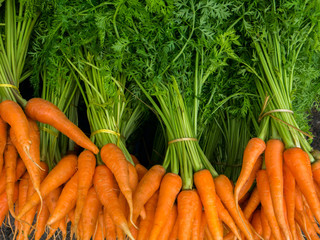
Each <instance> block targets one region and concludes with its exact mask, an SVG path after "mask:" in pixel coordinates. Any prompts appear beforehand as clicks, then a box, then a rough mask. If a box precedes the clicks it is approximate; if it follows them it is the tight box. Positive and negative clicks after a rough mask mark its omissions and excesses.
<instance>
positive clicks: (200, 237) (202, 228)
mask: <svg viewBox="0 0 320 240" xmlns="http://www.w3.org/2000/svg"><path fill="white" fill-rule="evenodd" d="M221 205H222V204H221ZM206 226H207V219H206V214H205V212H204V211H203V210H202V214H201V226H200V234H199V239H200V240H203V239H204V230H205V228H206Z"/></svg>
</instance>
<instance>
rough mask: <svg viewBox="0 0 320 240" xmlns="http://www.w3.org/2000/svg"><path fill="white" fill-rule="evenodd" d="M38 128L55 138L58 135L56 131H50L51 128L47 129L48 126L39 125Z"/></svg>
mask: <svg viewBox="0 0 320 240" xmlns="http://www.w3.org/2000/svg"><path fill="white" fill-rule="evenodd" d="M40 130H42V131H45V132H47V133H49V134H51V135H52V136H54V137H55V138H57V137H58V133H56V132H54V131H52V130H51V129H49V128H46V127H40Z"/></svg>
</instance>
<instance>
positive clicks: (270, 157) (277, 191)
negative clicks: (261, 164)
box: [264, 139, 292, 240]
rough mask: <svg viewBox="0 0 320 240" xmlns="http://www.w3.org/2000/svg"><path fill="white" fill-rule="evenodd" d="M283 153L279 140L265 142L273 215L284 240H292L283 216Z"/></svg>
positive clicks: (281, 143) (282, 145)
mask: <svg viewBox="0 0 320 240" xmlns="http://www.w3.org/2000/svg"><path fill="white" fill-rule="evenodd" d="M283 151H284V144H283V142H282V141H281V140H278V139H271V140H269V141H268V142H267V147H266V150H265V158H264V161H265V164H266V170H267V175H268V180H269V184H270V193H271V199H272V204H273V208H274V213H275V215H276V218H277V221H278V224H279V227H280V228H281V230H282V232H283V234H284V236H285V239H287V240H290V239H292V235H291V232H290V230H289V226H288V224H287V218H286V216H285V214H284V212H285V210H284V206H285V204H284V196H283Z"/></svg>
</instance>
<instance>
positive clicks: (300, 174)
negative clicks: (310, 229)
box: [284, 148, 320, 222]
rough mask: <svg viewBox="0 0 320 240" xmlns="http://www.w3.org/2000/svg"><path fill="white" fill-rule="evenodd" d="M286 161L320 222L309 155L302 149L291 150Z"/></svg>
mask: <svg viewBox="0 0 320 240" xmlns="http://www.w3.org/2000/svg"><path fill="white" fill-rule="evenodd" d="M284 160H285V163H286V165H287V166H288V168H289V169H290V171H291V173H292V175H293V176H294V178H295V180H296V182H297V184H298V186H299V188H300V190H301V192H302V193H303V195H304V196H305V198H306V200H307V202H308V204H309V206H310V208H311V211H312V213H313V215H314V216H315V217H316V219H317V221H318V222H320V201H319V199H318V196H317V193H316V190H315V188H314V185H313V177H312V170H311V164H310V160H309V159H308V155H307V154H306V153H305V152H304V151H303V150H302V149H301V148H290V149H287V150H286V151H285V152H284Z"/></svg>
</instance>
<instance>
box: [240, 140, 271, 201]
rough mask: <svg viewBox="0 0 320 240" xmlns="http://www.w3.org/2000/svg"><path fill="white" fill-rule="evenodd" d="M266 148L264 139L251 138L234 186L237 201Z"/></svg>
mask: <svg viewBox="0 0 320 240" xmlns="http://www.w3.org/2000/svg"><path fill="white" fill-rule="evenodd" d="M265 148H266V144H265V142H264V141H263V140H262V139H260V138H252V139H250V140H249V142H248V144H247V146H246V148H245V150H244V153H243V160H242V168H241V172H240V175H239V177H238V180H237V182H236V185H235V187H234V199H235V202H236V203H237V202H238V199H239V193H240V191H241V189H242V187H243V186H244V184H245V183H246V181H247V180H248V178H249V176H250V174H251V172H252V169H253V168H254V165H255V163H256V161H257V160H258V158H259V156H260V155H261V154H262V153H263V151H264V150H265Z"/></svg>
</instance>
